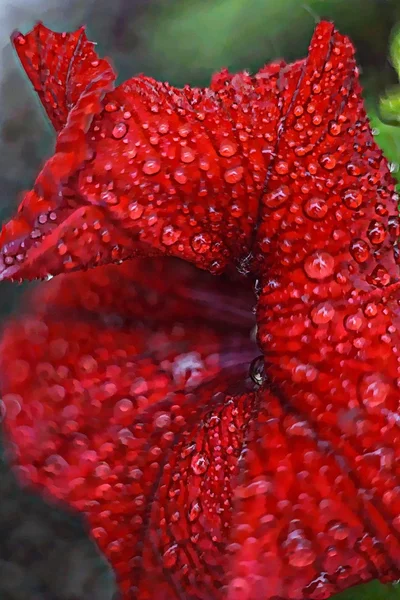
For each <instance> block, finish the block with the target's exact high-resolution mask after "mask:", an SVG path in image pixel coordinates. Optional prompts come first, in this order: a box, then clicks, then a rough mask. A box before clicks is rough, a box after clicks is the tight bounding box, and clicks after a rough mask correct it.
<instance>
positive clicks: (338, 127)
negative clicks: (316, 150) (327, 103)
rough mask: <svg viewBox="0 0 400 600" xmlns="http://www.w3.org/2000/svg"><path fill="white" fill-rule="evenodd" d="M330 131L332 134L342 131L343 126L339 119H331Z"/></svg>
mask: <svg viewBox="0 0 400 600" xmlns="http://www.w3.org/2000/svg"><path fill="white" fill-rule="evenodd" d="M328 131H329V133H330V134H331V135H333V136H336V135H339V133H340V132H341V131H342V127H341V125H340V123H338V122H337V121H329V125H328Z"/></svg>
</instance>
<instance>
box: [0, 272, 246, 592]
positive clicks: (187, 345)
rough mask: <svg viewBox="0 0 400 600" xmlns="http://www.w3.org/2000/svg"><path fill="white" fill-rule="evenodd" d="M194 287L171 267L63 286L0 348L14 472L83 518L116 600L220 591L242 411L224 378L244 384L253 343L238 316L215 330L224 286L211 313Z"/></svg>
mask: <svg viewBox="0 0 400 600" xmlns="http://www.w3.org/2000/svg"><path fill="white" fill-rule="evenodd" d="M133 275H134V276H136V277H137V279H138V283H135V282H134V281H133V280H132V276H133ZM194 277H195V275H194V273H193V269H192V268H191V267H189V266H188V265H185V264H184V263H180V262H178V261H177V263H172V264H169V263H168V262H166V261H163V262H150V261H147V262H145V261H142V262H139V261H135V262H130V263H126V264H124V265H121V267H114V266H111V267H103V268H98V269H96V270H94V271H90V272H89V273H79V274H75V275H69V276H68V277H60V278H58V279H55V280H53V281H51V282H49V283H46V284H43V285H42V286H41V287H40V288H38V290H37V291H36V292H35V294H34V296H33V297H31V300H30V306H34V307H35V308H34V309H33V310H31V312H30V314H29V315H28V316H26V317H24V318H22V319H19V320H17V321H15V322H14V323H12V324H11V325H9V327H8V328H7V330H6V332H5V334H4V337H3V340H2V347H1V353H0V354H1V369H2V373H4V377H3V378H2V399H3V403H4V407H5V425H6V429H7V432H8V435H9V437H10V438H11V440H12V442H13V443H14V445H15V449H16V462H17V464H18V465H19V467H18V470H19V474H20V476H21V477H22V478H23V480H25V481H26V482H28V483H30V484H34V485H35V486H36V487H38V488H40V489H41V490H42V491H44V492H45V493H47V494H50V495H51V496H52V497H53V498H54V497H55V498H57V499H60V500H62V501H64V502H67V503H68V504H69V505H70V506H72V507H74V508H77V509H78V510H80V511H83V512H84V513H86V515H87V518H88V521H89V524H90V526H91V530H92V535H93V537H94V538H95V539H96V540H97V542H98V544H99V546H100V548H101V549H102V550H103V551H104V552H105V554H106V556H107V557H108V558H109V560H110V561H111V563H112V564H113V565H114V567H115V569H116V572H117V574H118V579H119V583H120V587H121V589H122V590H123V592H124V593H125V597H126V598H131V597H133V596H134V597H138V598H139V597H140V598H142V599H145V598H160V599H161V598H163V597H166V598H167V597H170V595H171V594H173V593H174V592H175V593H176V590H183V589H184V590H185V591H186V592H187V593H189V592H190V590H192V591H193V594H200V593H201V594H203V593H206V592H207V593H209V592H210V590H212V591H213V592H212V593H214V592H215V594H216V595H217V594H218V589H219V588H220V587H221V585H222V584H223V576H224V571H223V565H222V563H223V553H222V552H221V549H222V548H223V544H224V543H225V541H226V535H227V527H228V523H229V518H230V511H231V504H230V501H231V497H232V494H231V488H230V486H231V483H230V482H231V478H232V476H233V475H235V467H236V464H237V458H238V455H239V453H240V450H241V440H242V437H243V427H244V426H245V423H246V418H247V413H248V405H249V402H250V401H251V395H250V394H249V395H247V394H245V395H243V396H242V397H238V398H237V400H235V399H234V398H233V397H232V396H231V395H230V394H229V393H228V392H227V389H228V384H229V381H230V380H231V379H232V368H234V370H235V379H236V378H240V377H241V376H242V377H243V378H245V376H246V371H247V368H248V367H247V366H246V363H248V361H249V360H250V358H251V356H252V355H253V353H254V344H253V343H252V342H250V337H249V327H248V322H247V320H246V319H244V318H242V319H238V318H237V317H238V315H236V322H235V332H231V331H230V326H228V327H227V326H226V325H225V326H224V325H223V324H222V323H221V322H219V321H218V320H216V319H219V316H220V311H219V309H218V307H217V306H216V302H215V299H218V298H223V297H224V294H225V293H226V291H225V287H226V286H225V285H224V282H223V281H222V282H221V284H219V285H218V280H214V288H215V287H216V291H215V293H214V294H213V293H212V292H211V303H212V304H211V306H210V307H209V308H207V307H206V309H205V308H204V300H203V299H202V295H201V286H199V284H197V285H196V286H195V285H191V287H190V292H194V293H195V294H196V295H197V294H198V299H197V300H196V301H195V302H193V301H189V300H188V293H189V290H188V291H187V292H185V290H186V287H187V286H188V284H189V283H193V282H194ZM209 277H211V276H206V278H209ZM196 278H198V275H197V277H196ZM172 279H173V280H174V289H175V290H176V291H177V293H176V295H174V294H173V293H172V283H171V281H172ZM146 282H147V287H145V283H146ZM215 284H217V285H216V286H215ZM204 289H205V288H204ZM166 291H169V294H168V295H166V293H165V292H166ZM185 295H186V298H185ZM234 305H235V303H233V306H234ZM237 306H238V312H239V313H240V308H239V307H240V304H238V305H237ZM242 316H243V317H244V315H242ZM243 363H244V364H243ZM223 369H226V371H225V372H224V370H223ZM224 373H225V374H224ZM216 375H219V376H220V377H219V379H218V381H216V382H214V381H213V382H212V384H207V385H203V387H199V385H200V384H202V383H204V382H207V381H209V380H211V379H212V378H214V377H215V376H216ZM239 389H242V390H243V389H244V387H243V385H240V386H239ZM232 393H234V394H237V389H234V390H233V391H232ZM218 435H219V436H220V441H219V443H217V436H218ZM179 490H180V492H181V493H180V495H179V493H178V492H179ZM210 490H213V491H212V495H210ZM193 561H194V563H195V564H196V568H195V569H194V568H193ZM134 588H135V589H134ZM136 588H137V589H136ZM210 593H211V592H210ZM199 597H201V596H199Z"/></svg>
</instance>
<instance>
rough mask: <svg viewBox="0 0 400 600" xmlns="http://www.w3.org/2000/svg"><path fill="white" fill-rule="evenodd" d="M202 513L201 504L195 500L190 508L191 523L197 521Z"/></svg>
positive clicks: (189, 517)
mask: <svg viewBox="0 0 400 600" xmlns="http://www.w3.org/2000/svg"><path fill="white" fill-rule="evenodd" d="M200 514H201V506H200V503H199V502H198V501H197V500H194V501H193V502H192V504H191V506H190V508H189V513H188V519H189V521H190V522H191V523H193V521H196V520H197V519H198V518H199V516H200Z"/></svg>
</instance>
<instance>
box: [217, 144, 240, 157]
mask: <svg viewBox="0 0 400 600" xmlns="http://www.w3.org/2000/svg"><path fill="white" fill-rule="evenodd" d="M236 152H237V145H236V144H235V142H231V141H229V140H224V141H223V142H222V144H221V145H220V147H219V153H220V155H221V156H225V157H226V158H229V157H230V156H233V155H234V154H236Z"/></svg>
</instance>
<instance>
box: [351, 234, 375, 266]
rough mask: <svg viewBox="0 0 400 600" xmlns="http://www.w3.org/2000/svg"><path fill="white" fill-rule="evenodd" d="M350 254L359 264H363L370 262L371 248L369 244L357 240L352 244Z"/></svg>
mask: <svg viewBox="0 0 400 600" xmlns="http://www.w3.org/2000/svg"><path fill="white" fill-rule="evenodd" d="M350 254H351V255H352V257H353V258H354V260H355V261H356V262H358V263H363V262H365V261H366V260H368V258H369V256H370V254H369V246H368V244H367V242H365V241H364V240H361V239H355V240H353V241H352V242H351V243H350Z"/></svg>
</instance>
